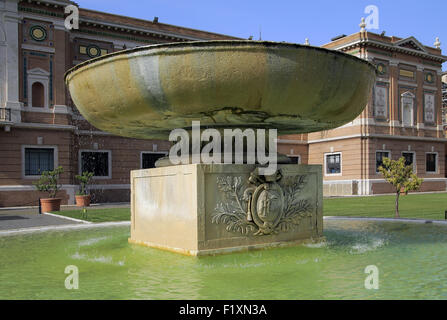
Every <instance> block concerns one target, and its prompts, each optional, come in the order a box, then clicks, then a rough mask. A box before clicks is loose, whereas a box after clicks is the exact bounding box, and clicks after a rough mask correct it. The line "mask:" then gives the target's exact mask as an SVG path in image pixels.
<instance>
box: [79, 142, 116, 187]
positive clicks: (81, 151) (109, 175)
mask: <svg viewBox="0 0 447 320" xmlns="http://www.w3.org/2000/svg"><path fill="white" fill-rule="evenodd" d="M83 152H95V153H108V158H109V159H108V160H109V170H108V176H104V177H97V176H94V177H93V179H95V180H109V179H112V150H89V149H80V150H79V152H78V174H79V175H82V153H83Z"/></svg>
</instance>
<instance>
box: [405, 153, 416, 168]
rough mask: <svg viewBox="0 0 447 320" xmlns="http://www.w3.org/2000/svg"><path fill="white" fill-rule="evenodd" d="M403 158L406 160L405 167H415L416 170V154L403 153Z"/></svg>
mask: <svg viewBox="0 0 447 320" xmlns="http://www.w3.org/2000/svg"><path fill="white" fill-rule="evenodd" d="M402 157H404V158H405V165H406V166H411V167H413V170H414V169H415V162H414V152H402Z"/></svg>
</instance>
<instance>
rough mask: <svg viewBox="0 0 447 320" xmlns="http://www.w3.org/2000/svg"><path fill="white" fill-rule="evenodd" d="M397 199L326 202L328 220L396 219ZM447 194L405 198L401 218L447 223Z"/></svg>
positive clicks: (382, 197)
mask: <svg viewBox="0 0 447 320" xmlns="http://www.w3.org/2000/svg"><path fill="white" fill-rule="evenodd" d="M394 204H395V196H394V195H389V196H388V195H387V196H376V197H354V198H336V199H330V198H328V199H325V200H324V207H323V210H324V215H325V216H349V217H378V218H384V217H385V218H393V217H394ZM446 210H447V193H430V194H409V195H407V196H401V197H400V201H399V213H400V216H401V218H415V219H428V220H444V212H445V211H446Z"/></svg>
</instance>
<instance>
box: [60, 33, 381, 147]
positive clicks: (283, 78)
mask: <svg viewBox="0 0 447 320" xmlns="http://www.w3.org/2000/svg"><path fill="white" fill-rule="evenodd" d="M375 76H376V71H375V67H374V66H373V65H372V64H370V63H369V62H367V61H364V60H362V59H359V58H356V57H354V56H351V55H347V54H344V53H341V52H338V51H333V50H327V49H322V48H318V47H311V46H303V45H298V44H290V43H278V42H265V41H259V42H258V41H198V42H184V43H171V44H161V45H151V46H146V47H138V48H135V49H131V50H127V51H122V52H118V53H113V54H109V55H106V56H104V57H100V58H97V59H92V60H89V61H87V62H84V63H81V64H79V65H78V66H76V67H74V68H72V69H71V70H69V71H68V72H67V74H66V78H65V79H66V84H67V85H68V88H69V90H70V94H71V97H72V99H73V101H74V103H75V105H76V106H77V108H78V109H79V111H80V112H81V114H82V115H83V116H84V117H85V118H86V119H87V120H88V121H89V122H90V123H91V124H92V125H94V126H95V127H97V128H99V129H101V130H103V131H106V132H110V133H113V134H116V135H120V136H126V137H135V138H166V137H167V136H168V135H169V133H170V132H171V130H172V129H175V128H185V129H188V128H190V127H191V122H192V121H195V120H199V121H200V122H201V125H202V126H203V127H214V128H232V127H238V128H242V129H243V128H248V127H250V128H266V129H267V128H275V129H278V132H279V133H280V134H291V133H306V132H313V131H320V130H326V129H331V128H336V127H339V126H341V125H343V124H346V123H347V122H349V121H352V120H353V119H355V118H356V117H357V116H358V115H359V114H360V113H361V112H362V110H363V109H364V108H365V106H366V104H367V102H368V99H369V97H370V93H371V89H372V86H373V83H374V81H375Z"/></svg>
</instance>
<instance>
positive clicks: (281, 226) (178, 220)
mask: <svg viewBox="0 0 447 320" xmlns="http://www.w3.org/2000/svg"><path fill="white" fill-rule="evenodd" d="M321 172H322V170H321V166H320V165H278V170H277V171H276V173H275V174H274V175H271V176H263V175H259V173H258V170H257V169H256V166H255V165H246V164H244V165H235V164H228V165H225V164H222V165H217V164H211V165H207V164H193V165H180V166H170V167H163V168H156V169H148V170H136V171H132V174H131V184H132V199H131V203H132V225H131V238H130V239H129V241H130V242H131V243H137V244H143V245H147V246H150V247H155V248H160V249H165V250H169V251H174V252H178V253H182V254H186V255H193V256H198V255H212V254H220V253H227V252H235V251H244V250H249V249H258V248H264V247H277V246H287V245H293V244H297V243H302V242H303V241H309V240H311V241H312V240H318V239H319V238H321V237H322V233H323V214H322V212H323V211H322V203H323V202H322V189H323V188H322V173H321Z"/></svg>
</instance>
